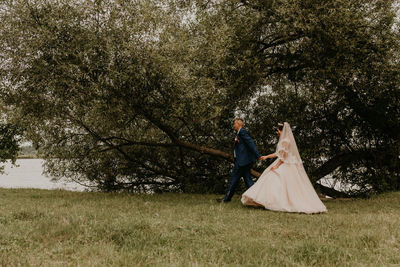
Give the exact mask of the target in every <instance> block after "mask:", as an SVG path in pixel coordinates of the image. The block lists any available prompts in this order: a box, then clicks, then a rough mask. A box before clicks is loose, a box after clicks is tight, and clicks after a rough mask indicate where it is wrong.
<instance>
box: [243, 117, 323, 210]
mask: <svg viewBox="0 0 400 267" xmlns="http://www.w3.org/2000/svg"><path fill="white" fill-rule="evenodd" d="M276 156H277V157H278V159H277V160H275V161H274V162H273V163H272V164H271V165H270V166H269V167H268V168H267V169H266V170H265V171H264V172H263V173H262V174H261V176H260V177H259V178H258V180H257V182H256V183H255V184H254V185H253V186H252V187H250V188H249V189H248V190H247V191H246V192H244V193H243V195H242V203H243V204H244V205H247V206H260V207H264V208H266V209H269V210H275V211H286V212H302V213H320V212H326V211H327V209H326V207H325V205H324V204H323V203H322V201H321V200H320V199H319V197H318V195H317V193H316V192H315V190H314V188H313V186H312V184H311V182H310V179H309V178H308V176H307V173H306V172H305V170H304V167H303V163H302V161H301V158H300V154H299V152H298V149H297V145H296V142H295V140H294V137H293V133H292V130H291V129H290V125H289V124H288V123H287V122H285V123H284V126H283V130H282V133H281V136H280V138H279V142H278V145H277V149H276ZM279 160H281V161H283V163H282V164H281V165H280V166H279V168H277V169H275V170H271V167H272V166H274V165H275V164H277V163H278V161H279Z"/></svg>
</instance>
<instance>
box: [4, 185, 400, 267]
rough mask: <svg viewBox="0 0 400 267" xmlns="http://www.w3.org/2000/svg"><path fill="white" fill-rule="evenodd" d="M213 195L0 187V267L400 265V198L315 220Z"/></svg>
mask: <svg viewBox="0 0 400 267" xmlns="http://www.w3.org/2000/svg"><path fill="white" fill-rule="evenodd" d="M215 198H216V196H214V195H186V194H163V195H130V194H106V193H87V192H84V193H80V192H68V191H47V190H33V189H32V190H31V189H0V203H1V206H0V266H17V265H21V266H65V265H67V266H68V265H70V266H77V265H79V266H93V265H107V266H149V265H150V266H223V265H235V266H239V265H240V266H257V265H263V266H285V265H286V266H310V265H316V266H399V265H400V192H399V193H389V194H384V195H381V196H377V197H374V198H371V199H364V200H346V201H345V200H329V201H325V204H326V206H327V208H328V210H329V211H328V213H327V214H319V215H304V214H289V213H281V212H271V211H266V210H263V209H255V208H248V207H243V206H242V205H241V203H240V202H239V199H238V198H237V197H236V198H234V200H233V202H232V203H229V204H219V203H216V202H215Z"/></svg>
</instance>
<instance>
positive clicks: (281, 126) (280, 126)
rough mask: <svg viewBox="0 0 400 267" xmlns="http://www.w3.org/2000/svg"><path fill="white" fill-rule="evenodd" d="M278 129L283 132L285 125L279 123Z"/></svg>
mask: <svg viewBox="0 0 400 267" xmlns="http://www.w3.org/2000/svg"><path fill="white" fill-rule="evenodd" d="M276 129H278V130H279V131H282V130H283V123H278V125H276Z"/></svg>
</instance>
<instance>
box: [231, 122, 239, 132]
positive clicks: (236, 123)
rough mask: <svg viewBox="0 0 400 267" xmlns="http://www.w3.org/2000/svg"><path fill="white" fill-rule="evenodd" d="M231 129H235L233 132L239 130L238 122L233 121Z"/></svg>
mask: <svg viewBox="0 0 400 267" xmlns="http://www.w3.org/2000/svg"><path fill="white" fill-rule="evenodd" d="M233 129H235V131H238V130H239V129H240V123H239V121H234V122H233Z"/></svg>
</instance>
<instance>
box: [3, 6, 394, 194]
mask: <svg viewBox="0 0 400 267" xmlns="http://www.w3.org/2000/svg"><path fill="white" fill-rule="evenodd" d="M394 3H395V1H363V2H361V1H356V0H351V1H340V0H335V1H319V2H315V1H289V0H281V1H172V0H165V1H150V0H148V1H144V0H143V1H136V2H133V1H122V0H121V1H118V0H115V1H113V0H109V1H78V0H69V1H63V2H62V3H61V2H59V1H50V0H49V1H45V0H37V1H7V2H5V1H3V2H2V4H1V7H0V8H1V13H0V40H1V43H0V58H1V60H2V62H3V63H2V64H1V74H0V75H1V76H0V80H1V89H0V92H1V94H2V99H3V101H4V102H5V103H6V104H7V105H8V108H9V109H10V110H11V112H10V113H9V116H10V117H11V118H12V119H13V120H14V121H16V122H18V123H20V124H21V125H22V126H24V128H25V129H26V135H27V137H28V138H29V139H31V140H32V141H33V142H34V143H35V144H36V145H37V146H38V147H39V148H40V149H41V153H42V154H43V155H44V157H45V159H46V168H47V171H48V172H50V173H51V174H52V175H54V176H57V177H62V176H67V177H69V178H70V179H74V180H75V181H78V182H82V183H86V182H88V181H89V182H91V183H92V184H94V185H95V186H97V187H98V188H99V189H101V190H129V191H133V192H137V191H145V190H155V191H166V190H179V191H184V192H204V191H210V192H222V191H223V189H224V184H225V182H226V179H227V178H228V175H229V171H230V167H231V166H230V164H229V162H228V161H232V155H231V154H232V153H231V151H232V142H231V140H232V138H233V136H232V131H231V124H232V120H233V118H234V117H235V116H236V115H237V114H241V115H242V116H244V117H245V118H246V120H247V121H248V127H250V128H251V132H252V133H253V134H254V137H255V138H256V141H257V144H258V146H259V148H260V150H261V151H262V152H265V153H266V152H270V151H273V149H274V142H276V137H275V136H274V131H273V129H272V128H271V127H272V126H273V125H274V124H276V122H277V121H283V120H287V121H289V122H290V123H291V124H292V125H293V126H296V128H295V134H296V138H297V140H298V143H299V144H298V145H299V148H300V150H301V154H302V156H303V160H304V161H305V166H306V168H307V170H308V171H309V173H310V176H311V178H312V180H313V182H314V183H315V182H317V181H318V180H319V179H321V178H323V177H325V176H326V175H328V174H331V175H333V178H334V179H335V180H337V181H341V182H350V183H351V184H354V185H357V186H359V190H358V192H348V193H353V194H359V193H366V192H377V191H383V190H388V189H396V188H397V189H398V188H399V176H398V170H399V160H398V155H399V147H400V146H399V131H398V128H399V101H398V99H399V73H398V70H399V68H398V67H399V66H398V64H399V61H398V54H396V53H397V51H398V50H397V49H398V48H399V39H398V28H396V27H395V20H394V19H395V13H394V10H393V5H394ZM221 159H222V160H223V161H221ZM257 168H260V169H261V168H265V165H257V166H256V169H257ZM254 174H257V173H256V172H254ZM319 187H320V190H321V191H323V192H325V193H328V194H329V195H332V196H336V195H337V196H339V195H344V194H342V193H340V192H337V191H336V190H334V189H332V188H328V187H324V186H319Z"/></svg>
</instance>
